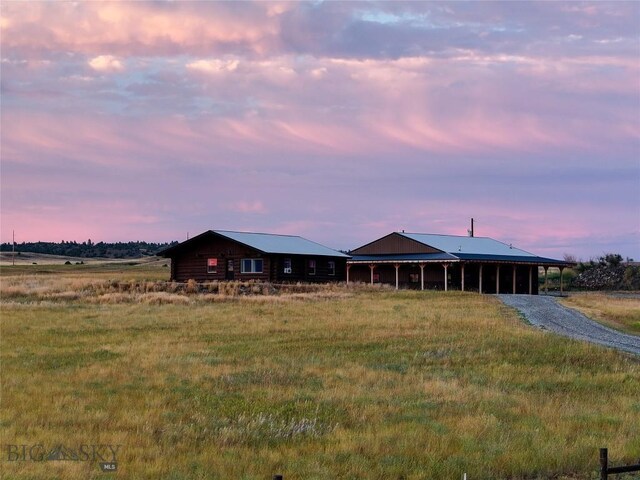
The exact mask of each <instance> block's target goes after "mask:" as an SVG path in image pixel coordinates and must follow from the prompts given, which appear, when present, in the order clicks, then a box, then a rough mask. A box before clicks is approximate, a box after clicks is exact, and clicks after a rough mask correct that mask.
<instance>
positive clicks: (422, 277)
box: [420, 263, 424, 290]
mask: <svg viewBox="0 0 640 480" xmlns="http://www.w3.org/2000/svg"><path fill="white" fill-rule="evenodd" d="M420 290H424V263H421V264H420Z"/></svg>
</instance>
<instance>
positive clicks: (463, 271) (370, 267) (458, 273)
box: [346, 257, 567, 295]
mask: <svg viewBox="0 0 640 480" xmlns="http://www.w3.org/2000/svg"><path fill="white" fill-rule="evenodd" d="M566 266H567V265H565V264H558V263H554V264H539V263H537V262H531V263H529V262H508V261H496V260H493V261H491V260H488V261H479V260H474V261H464V260H460V259H452V258H438V259H433V258H432V259H427V258H423V259H419V258H411V259H403V258H395V259H394V258H378V259H375V258H371V257H369V258H362V259H359V258H357V257H354V258H352V259H351V260H348V261H347V267H346V268H347V272H346V280H347V283H349V282H361V283H370V284H371V285H373V284H376V283H383V284H388V285H392V286H395V288H396V289H400V288H405V289H415V290H444V291H448V290H458V291H471V292H478V293H488V294H495V293H506V294H528V295H537V294H538V293H539V291H538V290H539V288H538V271H539V267H542V268H543V269H544V277H545V281H544V287H543V288H544V291H545V293H547V292H548V278H547V274H548V269H549V268H558V269H559V271H560V292H561V293H562V292H563V289H564V283H563V270H564V269H565V268H566Z"/></svg>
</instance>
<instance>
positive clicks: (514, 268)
mask: <svg viewBox="0 0 640 480" xmlns="http://www.w3.org/2000/svg"><path fill="white" fill-rule="evenodd" d="M513 294H514V295H515V294H516V266H515V265H514V266H513Z"/></svg>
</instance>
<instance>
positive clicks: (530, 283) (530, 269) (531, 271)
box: [529, 266, 533, 295]
mask: <svg viewBox="0 0 640 480" xmlns="http://www.w3.org/2000/svg"><path fill="white" fill-rule="evenodd" d="M529 295H533V267H532V266H529Z"/></svg>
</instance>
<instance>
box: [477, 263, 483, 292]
mask: <svg viewBox="0 0 640 480" xmlns="http://www.w3.org/2000/svg"><path fill="white" fill-rule="evenodd" d="M478 277H479V280H480V281H479V282H478V293H482V264H480V275H478Z"/></svg>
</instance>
